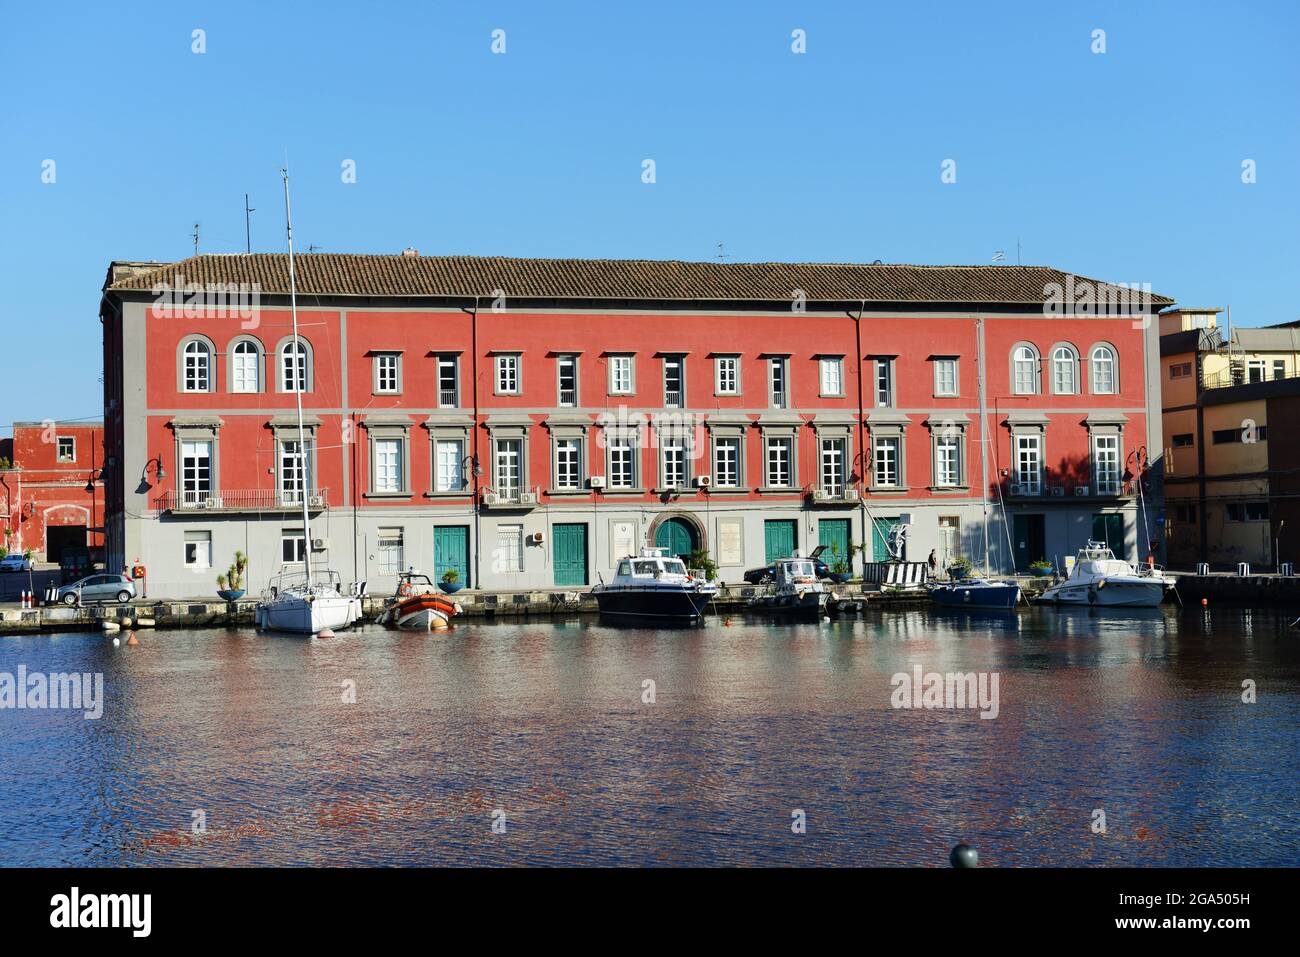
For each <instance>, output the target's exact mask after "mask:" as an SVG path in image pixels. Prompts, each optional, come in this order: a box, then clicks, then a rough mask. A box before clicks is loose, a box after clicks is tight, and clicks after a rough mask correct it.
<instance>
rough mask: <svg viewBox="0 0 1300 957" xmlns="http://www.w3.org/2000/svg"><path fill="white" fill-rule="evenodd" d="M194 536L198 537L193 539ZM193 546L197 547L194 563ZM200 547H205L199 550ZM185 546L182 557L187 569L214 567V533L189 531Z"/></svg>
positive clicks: (204, 530) (199, 530) (187, 531)
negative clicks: (191, 548) (191, 554)
mask: <svg viewBox="0 0 1300 957" xmlns="http://www.w3.org/2000/svg"><path fill="white" fill-rule="evenodd" d="M192 535H193V536H196V537H194V538H191V537H190V536H192ZM191 545H193V546H196V547H195V549H194V559H193V561H191V560H190V546H191ZM200 545H201V546H204V547H203V548H199V547H198V546H200ZM183 546H184V549H183V553H182V557H183V560H184V564H185V567H186V568H211V567H212V532H210V531H207V530H206V529H187V530H186V531H185V541H184V542H183Z"/></svg>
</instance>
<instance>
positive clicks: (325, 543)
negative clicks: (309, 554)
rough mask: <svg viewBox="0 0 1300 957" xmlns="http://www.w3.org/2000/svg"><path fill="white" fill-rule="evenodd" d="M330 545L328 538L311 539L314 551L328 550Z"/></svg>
mask: <svg viewBox="0 0 1300 957" xmlns="http://www.w3.org/2000/svg"><path fill="white" fill-rule="evenodd" d="M329 547H330V540H329V539H328V538H313V539H312V540H311V550H312V551H313V552H323V551H327V550H328V549H329Z"/></svg>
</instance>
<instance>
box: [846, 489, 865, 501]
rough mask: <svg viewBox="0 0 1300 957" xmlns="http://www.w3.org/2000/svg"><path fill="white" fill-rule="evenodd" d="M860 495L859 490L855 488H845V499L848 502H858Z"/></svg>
mask: <svg viewBox="0 0 1300 957" xmlns="http://www.w3.org/2000/svg"><path fill="white" fill-rule="evenodd" d="M860 497H861V496H859V494H858V490H857V489H855V488H846V489H845V490H844V501H846V502H856V501H857V500H858V499H859V498H860Z"/></svg>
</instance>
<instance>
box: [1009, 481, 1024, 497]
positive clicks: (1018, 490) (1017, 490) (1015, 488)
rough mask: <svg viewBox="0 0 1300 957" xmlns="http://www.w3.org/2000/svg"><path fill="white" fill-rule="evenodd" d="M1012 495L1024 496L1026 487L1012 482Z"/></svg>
mask: <svg viewBox="0 0 1300 957" xmlns="http://www.w3.org/2000/svg"><path fill="white" fill-rule="evenodd" d="M1011 494H1012V495H1024V494H1025V487H1024V486H1023V485H1021V484H1020V483H1019V482H1012V483H1011Z"/></svg>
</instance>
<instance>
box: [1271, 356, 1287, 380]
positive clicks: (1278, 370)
mask: <svg viewBox="0 0 1300 957" xmlns="http://www.w3.org/2000/svg"><path fill="white" fill-rule="evenodd" d="M1273 378H1274V379H1285V378H1286V360H1285V359H1274V360H1273Z"/></svg>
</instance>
